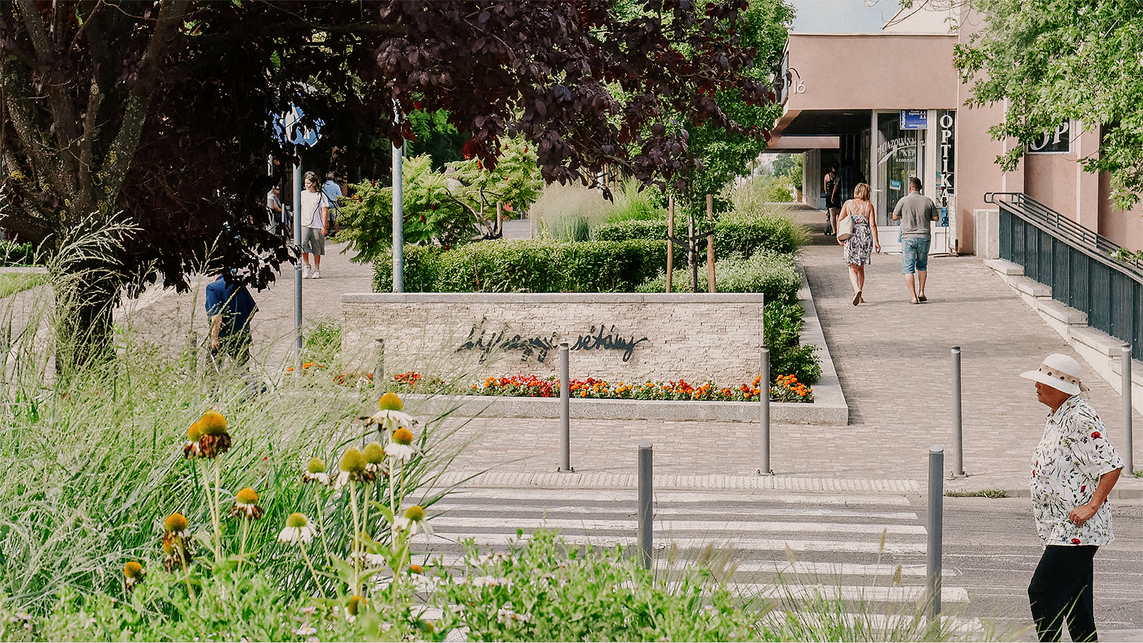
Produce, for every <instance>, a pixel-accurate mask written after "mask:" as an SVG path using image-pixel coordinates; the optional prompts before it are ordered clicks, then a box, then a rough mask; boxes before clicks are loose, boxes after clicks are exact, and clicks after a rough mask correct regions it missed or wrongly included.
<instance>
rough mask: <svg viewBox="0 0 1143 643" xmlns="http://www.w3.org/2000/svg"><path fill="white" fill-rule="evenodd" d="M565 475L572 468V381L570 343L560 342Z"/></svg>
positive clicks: (563, 463)
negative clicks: (569, 368)
mask: <svg viewBox="0 0 1143 643" xmlns="http://www.w3.org/2000/svg"><path fill="white" fill-rule="evenodd" d="M558 470H559V471H563V472H565V473H568V472H572V471H575V469H572V466H571V380H570V379H568V343H567V342H560V468H559V469H558Z"/></svg>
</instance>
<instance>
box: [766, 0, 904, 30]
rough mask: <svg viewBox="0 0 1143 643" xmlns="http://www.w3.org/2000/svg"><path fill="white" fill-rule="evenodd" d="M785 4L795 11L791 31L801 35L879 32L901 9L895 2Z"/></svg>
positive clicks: (805, 0) (803, 0)
mask: <svg viewBox="0 0 1143 643" xmlns="http://www.w3.org/2000/svg"><path fill="white" fill-rule="evenodd" d="M786 1H787V2H788V3H789V4H791V5H793V6H794V9H795V10H797V15H796V16H795V17H794V26H793V31H795V32H800V33H854V32H863V31H867V32H873V31H881V26H882V25H884V24H885V23H886V22H888V21H889V19H890V18H892V17H893V15H894V14H895V13H897V10H898V9H899V8H900V5H899V4H898V2H897V0H786ZM870 5H872V6H870Z"/></svg>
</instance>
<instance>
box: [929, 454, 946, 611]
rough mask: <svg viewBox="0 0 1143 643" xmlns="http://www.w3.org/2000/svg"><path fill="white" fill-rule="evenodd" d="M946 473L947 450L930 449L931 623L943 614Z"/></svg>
mask: <svg viewBox="0 0 1143 643" xmlns="http://www.w3.org/2000/svg"><path fill="white" fill-rule="evenodd" d="M944 471H945V448H944V447H942V446H940V445H939V444H937V445H933V446H931V447H929V517H928V518H929V519H928V524H927V525H926V528H927V530H928V532H929V545H928V565H927V569H928V590H927V591H928V605H926V607H925V613H926V615H927V616H928V619H929V620H930V621H931V620H933V618H935V617H936V615H937V614H940V613H941V543H942V529H943V524H944V515H943V514H944V502H945V490H944Z"/></svg>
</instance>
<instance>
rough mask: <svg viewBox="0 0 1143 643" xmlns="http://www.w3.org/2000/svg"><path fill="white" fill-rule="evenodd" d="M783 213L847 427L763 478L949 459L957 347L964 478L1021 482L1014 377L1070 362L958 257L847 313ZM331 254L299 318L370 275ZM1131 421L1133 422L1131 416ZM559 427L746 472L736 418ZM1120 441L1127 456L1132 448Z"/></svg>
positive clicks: (514, 444) (174, 301) (797, 451)
mask: <svg viewBox="0 0 1143 643" xmlns="http://www.w3.org/2000/svg"><path fill="white" fill-rule="evenodd" d="M799 216H800V217H801V219H802V220H803V221H804V222H805V223H806V224H807V225H808V226H809V227H811V228H812V229H816V232H815V233H814V234H813V235H812V240H813V243H812V245H809V246H807V247H806V248H804V249H803V250H802V251H801V261H802V262H803V264H804V266H805V269H806V273H807V277H808V280H809V283H810V287H811V289H812V291H813V294H814V301H815V304H816V306H817V309H818V314H819V316H820V318H821V321H822V324H823V327H824V329H825V336H826V341H827V343H828V346H829V350H830V352H831V354H832V356H833V359H834V363H835V365H836V368H837V371H838V375H839V378H840V380H841V384H842V388H843V390H844V392H845V396H846V400H847V401H848V403H849V407H850V424H849V425H848V426H811V425H796V424H775V425H773V426H772V427H771V467H772V468H773V470H774V471H775V472H776V473H778V474H779V475H781V476H793V477H816V478H839V479H853V480H860V479H883V480H902V479H911V480H924V479H925V476H926V471H927V466H928V462H927V453H928V447H929V446H930V445H933V444H942V445H945V447H946V453H947V456H946V457H949V458H951V438H950V435H951V416H950V408H951V400H952V395H951V388H950V370H951V361H950V348H951V347H952V346H960V347H961V349H962V351H963V353H962V371H963V382H964V385H963V400H964V404H963V406H964V412H963V426H964V468H965V470H966V471H967V472H968V473H969V474H970V478H969V480H972V481H974V483H975V484H976V486H980V485H982V484H984V483H985V481H988V482H989V484H992V482H993V481H995V484H996V485H1000V486H1002V487H1003V486H1012V485H1014V486H1015V487H1016V488H1019V487H1021V486H1023V479H1024V476H1025V470H1026V469H1027V460H1028V457H1029V455H1030V454H1031V451H1032V449H1033V447H1034V446H1035V444H1036V442H1037V441H1038V439H1039V436H1040V432H1041V429H1042V427H1043V422H1044V416H1045V413H1046V409H1045V407H1043V406H1042V405H1040V404H1039V403H1038V402H1037V401H1036V398H1035V392H1034V389H1033V386H1032V383H1031V382H1030V381H1028V380H1024V379H1022V378H1020V377H1019V373H1020V372H1021V371H1024V370H1028V369H1032V368H1035V367H1036V366H1038V365H1039V362H1040V360H1041V359H1042V358H1043V357H1044V356H1045V355H1047V354H1048V353H1051V352H1063V353H1067V354H1071V355H1075V353H1074V352H1073V351H1072V350H1071V349H1070V348H1069V347H1068V345H1067V344H1066V343H1065V342H1064V340H1063V339H1062V338H1060V336H1059V335H1057V334H1056V333H1055V332H1054V331H1052V330H1051V329H1050V328H1049V327H1048V326H1047V324H1045V323H1044V322H1043V321H1042V320H1041V319H1040V318H1039V316H1038V315H1037V314H1036V313H1035V312H1033V311H1032V310H1031V309H1030V308H1028V307H1027V306H1026V305H1025V304H1024V303H1022V302H1021V301H1020V299H1019V298H1017V297H1016V296H1015V295H1013V294H1012V293H1011V292H1010V291H1009V290H1008V288H1007V287H1006V286H1005V285H1004V284H1003V283H1001V281H1000V280H999V278H997V277H995V276H994V275H992V274H991V272H990V271H989V270H988V269H986V268H985V267H984V266H983V264H982V263H981V261H980V260H979V259H978V258H976V257H972V256H965V257H933V258H932V259H931V260H930V263H929V275H930V277H929V285H928V287H927V294H928V296H929V302H928V303H926V304H923V305H912V304H910V303H909V301H908V295H907V290H906V289H905V285H904V283H903V279H902V277H901V274H900V257H899V256H898V255H878V256H875V257H874V260H873V265H871V266H869V267H868V268H867V273H868V276H867V283H866V288H865V293H864V297H865V300H866V303H864V304H861V305H860V306H857V307H854V306H852V305H851V303H850V300H851V298H852V291H851V290H850V286H849V282H848V279H847V277H846V268H845V265H844V264H843V263H842V260H841V250H840V249H839V248H838V247H837V246H836V245H835V244H832V243H830V241H831V240H828V239H827V238H826V237H825V236H824V235H823V234H821V232H820V231H821V229H822V224H821V222H822V221H824V215H822V214H821V213H820V212H818V211H814V210H807V211H803V212H802V213H801V214H799ZM518 225H519V224H518ZM520 232H522V233H523V234H520V236H524V235H525V234H526V230H521V231H520ZM343 248H344V246H342V245H338V244H331V246H330V254H328V255H327V256H326V257H325V259H324V260H323V263H322V278H321V279H320V280H309V279H307V280H303V302H304V305H303V310H304V316H305V319H306V322H307V323H312V322H313V321H315V320H318V319H320V318H332V319H338V318H340V312H341V304H340V297H341V295H342V294H343V293H352V292H369V290H370V287H371V280H372V267H371V266H368V265H361V264H354V263H351V262H350V261H349V255H348V254H339V253H340V251H341V250H342V249H343ZM292 277H293V274H292V272H287V273H286V274H285V275H283V276H282V277H281V281H279V282H278V283H276V284H274V285H272V286H271V287H270V288H269V289H267V290H264V291H262V292H256V293H254V297H255V299H256V300H257V302H258V306H259V313H258V314H257V316H256V317H255V321H254V339H255V354H256V355H257V358H256V359H257V361H258V362H259V363H260V364H261V365H262V367H263V368H266V369H267V370H268V371H269V372H275V371H277V372H280V369H281V368H282V364H283V363H288V361H289V358H290V356H291V355H292V344H291V342H290V336H291V334H292V332H293V324H294V321H293V320H294V303H293V302H294V284H293V279H292ZM204 283H205V280H204ZM201 291H202V285H201V284H200V285H199V287H198V288H197V289H196V293H197V294H196V295H192V294H187V295H181V296H174V295H172V294H170V293H162V292H159V293H157V294H149V295H148V296H146V297H144V299H143V300H141V301H140V302H138V303H136V304H134V305H133V308H134V310H133V311H132V314H131V315H130V316H129V317H127V319H129V320H130V321H129V323H130V324H131V325H132V326H135V327H137V328H139V329H140V330H145V332H146V333H147V334H149V335H151V336H153V338H154V339H156V340H160V341H163V342H164V343H165V344H167V345H171V346H183V345H185V344H184V342H186V341H187V339H186V338H187V335H188V333H189V331H190V330H191V326H192V324H191V322H190V321H189V320H190V313H191V312H195V313H196V316H195V320H194V327H195V330H196V331H197V333H198V335H197V337H199V338H201V337H202V336H203V334H204V333H205V329H206V327H205V318H204V317H203V315H202V312H201V307H202V305H203V304H202V301H203V300H202V294H201ZM1081 363H1082V360H1081ZM1085 375H1086V377H1085V382H1086V383H1088V385H1089V386H1090V387H1091V389H1092V390H1091V393H1090V395H1089V398H1090V399H1091V401H1092V403H1093V404H1094V405H1095V407H1096V409H1097V410H1098V411H1099V412H1100V413H1101V414H1102V416H1103V418H1104V421H1105V422H1106V424H1107V428H1108V433H1109V435H1110V436H1111V439H1112V440H1113V441H1115V442H1116V443H1117V444H1118V445H1122V444H1123V429H1122V417H1121V414H1122V410H1121V402H1120V398H1119V396H1118V394H1117V393H1115V392H1114V390H1112V389H1111V387H1110V386H1108V385H1107V384H1106V383H1105V382H1103V381H1102V380H1101V379H1098V378H1097V377H1096V376H1095V375H1094V374H1093V373H1092V372H1091V371H1090V370H1089V371H1087V372H1086V373H1085ZM411 410H413V411H414V412H415V409H411ZM1136 426H1143V422H1140V421H1139V420H1138V419H1137V420H1136ZM445 427H446V429H447V430H448V431H450V432H451V436H450V437H449V438H448V439H447V440H446V446H448V447H450V448H452V449H454V450H456V451H458V453H457V454H456V458H455V460H454V463H453V466H452V470H453V471H464V472H477V471H482V470H486V469H491V470H492V471H494V472H497V473H503V474H512V473H543V472H555V471H556V467H557V466H558V464H559V461H560V447H559V421H558V420H537V419H508V418H450V419H449V420H448V421H446V422H445ZM571 433H572V437H571V463H572V466H573V467H574V468H575V469H576V470H577V471H578V472H581V473H598V474H628V473H633V472H634V469H635V465H636V457H637V445H638V443H639V442H641V441H645V440H646V441H650V442H652V443H653V444H654V448H655V470H656V473H658V474H664V475H676V476H710V475H721V476H736V475H738V476H745V475H753V474H755V473H756V472H757V470H758V468H759V466H760V455H759V454H760V448H759V441H758V437H759V435H758V434H759V428H758V426H757V425H754V424H750V423H735V422H723V423H712V422H701V423H700V422H677V421H674V422H672V421H638V420H616V421H600V420H574V421H573V422H572V427H571ZM1136 443H1137V445H1138V446H1137V447H1136V450H1135V458H1136V462H1141V461H1143V440H1140V439H1139V438H1136ZM462 446H463V449H461V447H462ZM950 465H951V462H950Z"/></svg>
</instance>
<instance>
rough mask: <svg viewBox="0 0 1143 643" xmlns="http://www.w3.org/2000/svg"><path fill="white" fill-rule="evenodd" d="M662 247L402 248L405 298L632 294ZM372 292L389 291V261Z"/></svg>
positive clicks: (380, 266)
mask: <svg viewBox="0 0 1143 643" xmlns="http://www.w3.org/2000/svg"><path fill="white" fill-rule="evenodd" d="M666 262H667V244H666V243H665V242H662V241H648V240H638V241H623V242H617V241H608V242H600V241H588V242H582V243H561V242H558V241H486V242H482V243H475V244H470V245H466V246H461V247H459V248H454V249H452V250H449V251H447V252H444V251H441V250H439V249H424V248H417V249H415V250H413V251H412V252H410V247H406V248H405V290H406V291H408V292H633V291H634V289H635V287H636V286H637V285H638V284H640V283H642V282H644V281H646V280H647V279H648V278H650V277H651V276H652V275H654V274H655V271H656V270H657V269H658V268H659V266H663V265H666ZM373 284H374V291H375V292H387V291H389V290H392V264H391V259H389V258H388V257H382V259H380V260H378V261H377V263H376V273H375V276H374V280H373Z"/></svg>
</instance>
